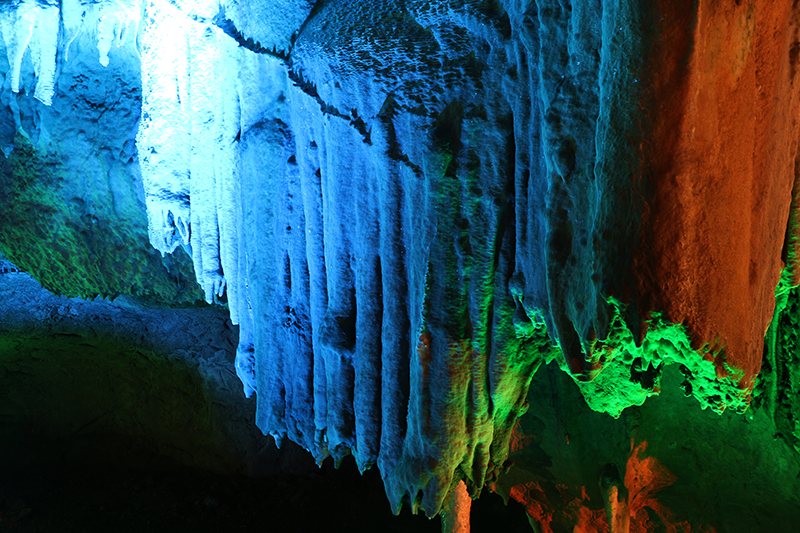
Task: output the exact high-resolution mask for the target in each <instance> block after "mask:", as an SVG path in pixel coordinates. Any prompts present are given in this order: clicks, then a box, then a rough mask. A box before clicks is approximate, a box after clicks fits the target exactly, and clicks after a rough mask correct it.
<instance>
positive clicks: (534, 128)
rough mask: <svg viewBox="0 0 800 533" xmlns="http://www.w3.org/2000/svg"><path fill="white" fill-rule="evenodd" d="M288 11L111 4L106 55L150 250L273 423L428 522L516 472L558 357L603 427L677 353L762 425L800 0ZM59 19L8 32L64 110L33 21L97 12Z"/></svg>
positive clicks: (397, 0) (17, 12)
mask: <svg viewBox="0 0 800 533" xmlns="http://www.w3.org/2000/svg"><path fill="white" fill-rule="evenodd" d="M262 4H263V5H262ZM273 4H274V3H270V2H266V1H265V2H250V3H247V6H244V3H239V2H224V3H222V4H220V3H218V2H216V1H212V0H209V1H206V2H188V1H183V2H182V1H173V2H170V1H167V0H147V1H145V2H144V3H143V4H141V5H140V4H139V2H100V3H96V4H92V5H93V6H95V9H97V10H99V11H98V12H101V13H104V14H103V15H102V16H100V15H98V16H97V18H96V20H98V21H99V22H98V26H97V28H96V29H95V30H92V31H97V33H98V53H99V59H100V61H101V62H104V61H108V60H109V58H110V60H112V61H113V48H112V47H111V45H110V43H112V42H116V43H120V42H122V41H123V40H124V37H125V35H126V32H128V31H130V29H131V28H133V29H134V33H135V34H136V36H137V39H138V46H139V49H140V53H141V68H142V85H143V92H142V111H143V113H142V119H141V124H140V129H139V134H138V138H137V143H138V151H139V159H140V167H141V172H142V178H143V181H144V184H145V187H144V189H145V195H146V202H147V207H148V216H149V221H150V238H151V242H152V244H153V245H154V246H155V247H156V248H157V249H159V250H161V251H162V252H163V253H169V252H171V251H173V250H174V249H175V248H176V247H178V246H181V245H183V246H185V247H186V248H187V249H189V250H190V252H191V255H192V257H193V261H194V266H195V272H196V275H197V278H198V281H199V282H200V284H201V286H202V287H203V289H204V292H205V296H206V299H207V300H208V301H213V300H215V299H223V298H224V300H225V301H226V302H227V305H228V307H229V309H230V313H231V318H232V320H233V321H234V322H235V323H238V324H239V325H240V344H239V349H238V355H237V372H238V373H239V376H240V378H241V379H242V382H243V383H244V389H245V392H246V394H248V395H250V394H252V393H254V392H255V393H256V394H257V401H258V415H257V423H258V425H259V427H260V428H261V429H262V430H263V431H264V432H265V433H270V434H272V435H274V436H275V438H276V439H277V440H278V441H280V440H281V439H283V438H289V439H291V440H293V441H295V442H298V443H299V444H301V445H303V446H304V447H305V448H307V449H308V450H310V451H311V452H312V453H313V454H314V455H315V456H316V457H317V459H318V460H322V459H323V458H325V457H326V456H328V455H333V456H334V457H335V458H337V460H340V459H341V458H342V457H344V456H345V455H347V454H349V453H352V454H353V455H354V456H355V459H356V461H357V463H358V465H359V467H360V468H362V469H364V468H368V467H370V466H372V465H373V464H377V466H378V467H379V468H380V470H381V472H382V475H383V478H384V481H385V485H386V489H387V494H388V495H389V498H390V501H391V502H392V505H393V507H394V508H395V509H396V510H397V509H399V506H400V505H401V503H402V502H403V501H406V502H408V503H409V504H411V505H412V506H413V507H414V508H415V509H416V508H421V509H423V510H424V511H425V512H427V513H436V512H438V510H439V509H440V507H441V505H442V502H443V501H444V499H445V498H446V496H447V495H448V493H449V492H450V490H451V488H452V487H454V486H455V485H456V484H457V483H458V482H459V481H460V480H464V481H465V482H466V485H467V487H468V489H469V491H470V493H471V494H472V495H476V494H477V493H478V492H479V491H480V489H481V488H482V487H483V486H484V484H485V483H486V482H487V481H488V480H490V479H491V478H492V477H493V476H494V475H495V474H496V473H497V472H499V471H500V470H501V469H502V468H503V467H504V463H505V461H506V458H507V455H508V439H509V435H510V431H511V429H512V427H513V425H514V422H515V421H516V419H517V417H518V416H519V415H520V414H521V413H522V412H523V411H524V410H525V408H526V406H525V397H526V393H527V387H528V384H529V383H530V380H531V377H532V375H533V373H534V372H535V370H536V368H537V366H538V365H539V364H540V363H541V362H542V361H544V360H547V359H548V358H552V357H554V356H556V355H557V354H558V350H557V349H556V347H557V348H558V349H560V352H561V354H563V366H564V369H565V370H567V371H569V372H570V373H571V374H572V375H574V376H575V377H576V379H577V380H578V381H580V386H581V388H582V391H583V393H584V395H585V397H586V399H587V401H588V402H589V403H590V405H591V406H592V407H593V408H594V409H596V410H599V411H605V412H608V413H610V414H612V415H616V416H618V415H619V413H620V412H621V410H622V409H624V408H625V407H628V406H630V405H636V404H641V403H642V402H643V401H644V400H645V399H646V397H647V396H648V395H650V394H653V393H657V391H658V389H659V373H660V368H661V366H662V365H664V364H673V363H675V364H681V365H682V369H683V370H684V373H685V375H686V382H685V387H686V390H687V394H693V395H694V396H695V397H696V398H697V399H698V400H699V401H700V402H701V403H702V404H703V406H704V407H705V406H710V407H712V408H713V409H715V410H717V411H722V410H724V409H726V408H735V409H739V410H743V409H744V408H746V407H747V404H748V401H749V393H750V390H751V389H752V386H753V380H754V379H755V376H756V375H757V374H758V371H759V368H760V363H761V349H762V348H761V347H762V343H763V338H764V332H765V331H766V329H767V327H768V325H769V323H770V319H771V317H772V312H773V307H774V292H773V291H774V289H775V286H776V284H777V283H778V281H779V278H780V274H781V269H782V266H783V265H782V263H781V250H782V249H783V243H784V237H785V236H786V235H787V231H786V228H787V219H789V211H790V202H791V191H792V185H793V183H794V180H795V165H794V160H795V156H796V139H797V138H798V136H797V131H796V126H795V125H794V124H792V123H791V121H790V120H789V119H787V118H786V117H792V116H796V112H797V103H798V102H797V90H796V89H794V85H793V79H794V76H795V70H796V63H797V54H796V53H794V52H792V50H794V51H795V52H796V45H794V44H793V43H794V40H793V39H795V37H794V35H795V34H796V26H797V21H796V20H795V19H793V18H792V16H791V6H790V3H789V2H776V3H774V4H773V5H770V6H768V7H765V6H763V5H761V4H758V5H757V4H747V5H740V6H733V5H732V6H712V5H710V4H708V3H706V2H699V3H692V2H681V3H678V4H680V5H678V4H675V3H674V2H669V3H668V2H662V3H655V4H652V5H648V6H646V7H643V6H639V5H635V4H634V3H624V2H623V3H619V2H576V3H574V4H570V3H559V2H554V3H551V2H538V3H528V2H521V1H512V0H508V1H505V2H491V1H467V0H464V1H457V2H453V1H447V2H446V1H441V2H429V1H426V2H422V1H416V0H405V1H401V0H394V1H392V0H386V1H383V2H377V3H375V2H352V1H349V2H344V1H340V0H335V1H333V0H332V1H328V2H320V3H318V4H317V6H316V8H314V9H312V7H313V6H312V5H311V4H310V3H308V2H302V1H297V2H291V1H288V0H287V1H285V2H283V3H281V8H282V11H274V9H273V8H272V7H269V6H272V5H273ZM43 5H44V4H42V3H41V2H39V3H35V2H16V3H15V4H14V6H13V8H12V7H9V8H7V9H6V10H5V11H4V12H3V17H4V18H3V21H4V22H3V24H4V25H3V35H4V38H5V39H6V43H7V45H6V48H7V51H8V56H9V62H10V63H12V64H14V65H17V64H18V62H19V64H20V65H21V59H20V58H21V57H22V54H23V53H24V51H25V49H26V47H29V48H30V50H31V52H32V55H33V56H34V58H39V59H35V60H34V67H35V68H36V69H37V70H36V73H37V78H38V79H37V85H36V91H37V94H41V98H39V99H40V100H41V101H42V102H43V103H48V99H49V98H50V96H49V95H52V81H51V80H52V79H53V78H52V75H51V74H50V72H51V70H52V72H55V68H52V69H51V68H50V67H49V66H47V65H49V63H48V61H50V55H49V54H50V52H48V50H51V49H52V50H55V48H56V44H54V43H50V42H49V41H47V38H46V36H45V34H43V33H41V31H39V30H37V29H36V28H39V27H40V26H41V27H42V28H44V27H45V25H46V24H48V23H49V22H47V21H51V19H53V13H56V18H55V19H53V20H58V17H57V14H58V9H61V10H62V11H63V17H62V19H63V21H64V22H63V31H62V36H61V39H62V41H64V42H68V40H65V39H66V37H65V36H68V35H69V32H70V31H78V29H76V28H78V27H79V26H80V24H85V23H86V21H87V20H92V19H91V16H90V15H87V14H86V11H83V15H82V17H83V18H80V17H77V18H76V16H75V13H76V12H77V11H75V9H77V8H76V7H75V6H78V7H81V8H82V6H83V4H80V3H79V2H77V1H75V2H72V3H69V2H62V3H55V2H54V3H52V5H50V4H47V7H42V6H43ZM70 6H72V7H70ZM114 6H117V7H118V9H116V10H114V9H112V8H113V7H114ZM104 10H105V11H104ZM277 13H288V14H289V16H288V17H284V18H281V19H280V20H281V21H280V23H278V22H277V20H278V18H279V17H278V16H277ZM14 17H16V18H14ZM7 21H10V22H7ZM15 21H23V22H24V24H23V23H21V22H15ZM67 21H73V22H71V23H70V24H71V25H68V24H67ZM289 21H294V22H292V23H290V22H289ZM79 22H80V24H79ZM37 25H38V26H37ZM721 27H722V28H725V29H724V30H720V29H719V28H721ZM9 28H13V29H9ZM42 31H43V30H42ZM793 32H794V33H793ZM46 35H52V32H51V33H46ZM9 43H10V44H9ZM109 54H110V55H109ZM720 57H721V58H723V59H721V60H719V59H717V58H720ZM775 58H778V59H775ZM12 60H13V61H12ZM54 61H55V59H54V55H53V65H55V63H54ZM15 68H16V72H17V73H18V72H19V68H21V67H16V66H15ZM16 76H17V77H16V79H18V78H19V75H18V74H17V75H16ZM14 79H15V78H14V75H13V74H12V90H14V91H18V90H20V87H19V85H18V82H17V85H15V83H14ZM709 80H716V82H717V83H716V84H711V83H710V82H709ZM793 231H794V229H793V226H791V225H790V231H789V232H788V236H789V237H790V239H789V241H788V242H790V243H791V242H793V241H792V239H793ZM784 255H786V257H785V260H786V262H787V263H788V266H789V268H790V269H792V268H794V267H793V265H792V261H794V255H792V254H788V255H787V254H784ZM787 279H788V278H787ZM787 283H790V282H788V281H787Z"/></svg>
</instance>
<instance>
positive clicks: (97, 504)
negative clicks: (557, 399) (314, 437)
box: [0, 460, 531, 533]
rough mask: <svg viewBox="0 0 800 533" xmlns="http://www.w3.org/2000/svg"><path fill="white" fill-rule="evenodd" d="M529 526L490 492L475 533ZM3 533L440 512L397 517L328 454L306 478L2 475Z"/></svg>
mask: <svg viewBox="0 0 800 533" xmlns="http://www.w3.org/2000/svg"><path fill="white" fill-rule="evenodd" d="M498 526H500V527H502V528H503V530H504V531H506V532H512V533H513V532H520V533H522V532H529V531H531V529H530V526H529V525H528V521H527V518H526V515H525V511H524V510H523V508H522V507H521V506H520V505H518V504H516V503H515V502H513V501H511V502H510V503H509V506H508V507H507V506H505V505H504V504H503V500H502V499H501V498H500V497H499V496H497V495H495V494H491V493H488V492H486V493H485V494H484V495H483V496H481V498H480V499H479V500H477V501H476V502H475V504H474V505H473V513H472V530H473V531H477V532H480V531H492V530H496V528H497V527H498ZM0 531H9V532H18V533H23V532H47V533H61V532H64V533H72V532H75V533H77V532H108V531H114V532H117V533H124V532H136V533H140V532H142V531H148V532H160V531H164V532H167V531H169V532H171V533H174V532H183V531H187V532H193V533H202V532H206V531H208V532H212V531H213V532H215V533H216V532H219V531H253V532H256V531H258V532H263V531H270V532H306V531H308V532H311V531H326V532H338V531H341V532H345V531H348V532H350V531H384V532H398V533H399V532H406V531H414V532H420V533H424V532H430V533H438V532H440V531H441V525H440V521H439V519H438V518H436V519H433V520H429V519H427V518H425V517H424V516H422V515H416V516H415V515H412V514H411V512H410V511H409V510H408V509H407V508H404V509H403V510H402V512H401V513H400V515H399V516H393V515H392V513H391V510H390V507H389V503H388V501H387V499H386V496H385V494H384V491H383V485H382V482H381V480H380V475H379V474H378V472H377V471H376V470H374V469H373V470H370V471H368V472H366V473H365V475H364V476H360V475H359V474H358V471H357V469H356V467H355V464H354V463H353V462H352V461H345V464H343V465H342V467H341V468H340V469H339V470H335V469H334V468H333V465H332V463H331V461H330V460H328V461H326V462H325V463H324V464H323V467H322V468H320V469H318V470H314V471H313V472H312V473H310V474H308V475H303V476H297V475H286V474H282V475H279V476H272V477H264V478H247V477H238V476H226V475H217V474H211V473H207V472H201V471H196V470H145V469H137V470H132V469H117V468H114V469H111V468H99V467H96V466H92V467H86V466H83V467H79V466H69V467H61V468H38V469H36V470H31V469H27V470H23V471H18V472H15V473H13V474H11V475H9V473H8V472H6V473H5V474H4V475H2V476H1V477H0Z"/></svg>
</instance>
